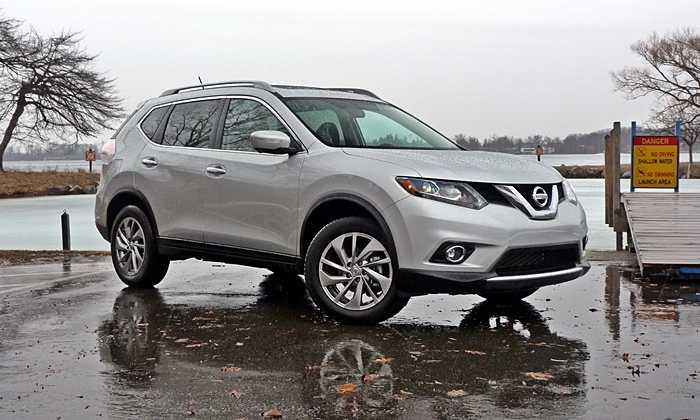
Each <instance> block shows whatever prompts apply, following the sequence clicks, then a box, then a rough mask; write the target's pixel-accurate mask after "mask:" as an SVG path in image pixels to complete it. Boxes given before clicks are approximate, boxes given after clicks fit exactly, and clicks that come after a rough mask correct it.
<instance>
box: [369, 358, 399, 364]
mask: <svg viewBox="0 0 700 420" xmlns="http://www.w3.org/2000/svg"><path fill="white" fill-rule="evenodd" d="M393 361H394V358H393V357H385V358H383V359H374V360H372V362H373V363H390V362H393Z"/></svg>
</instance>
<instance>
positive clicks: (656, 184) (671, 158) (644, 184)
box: [630, 121, 680, 192]
mask: <svg viewBox="0 0 700 420" xmlns="http://www.w3.org/2000/svg"><path fill="white" fill-rule="evenodd" d="M679 139H680V124H676V135H675V136H638V135H637V124H636V122H634V121H632V160H631V167H630V177H631V178H632V179H631V182H630V191H634V189H635V188H673V189H674V191H675V192H678V176H679V174H680V170H679V169H680V162H679V155H680V153H679V152H680V141H679Z"/></svg>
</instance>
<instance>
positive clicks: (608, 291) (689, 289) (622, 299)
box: [605, 266, 700, 340]
mask: <svg viewBox="0 0 700 420" xmlns="http://www.w3.org/2000/svg"><path fill="white" fill-rule="evenodd" d="M605 274H606V276H605V302H606V320H607V323H608V328H609V330H610V333H611V335H612V338H613V340H619V339H620V330H621V327H622V326H621V318H620V312H621V311H625V312H627V311H629V314H630V317H629V319H630V328H631V329H632V331H633V332H634V331H635V330H636V328H637V327H638V325H640V324H644V325H652V326H660V327H663V326H664V325H672V326H674V327H675V328H680V327H681V326H684V327H691V326H700V319H698V316H697V314H698V311H697V307H698V306H697V302H698V301H700V283H698V282H681V281H677V280H674V279H672V278H671V277H670V276H655V277H652V278H651V279H642V278H641V277H640V276H639V275H638V274H639V273H638V270H636V269H634V268H630V267H625V266H609V267H606V272H605Z"/></svg>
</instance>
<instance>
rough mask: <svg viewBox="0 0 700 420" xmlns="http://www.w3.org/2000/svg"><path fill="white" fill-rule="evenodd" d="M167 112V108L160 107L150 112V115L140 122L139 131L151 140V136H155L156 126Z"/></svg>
mask: <svg viewBox="0 0 700 420" xmlns="http://www.w3.org/2000/svg"><path fill="white" fill-rule="evenodd" d="M167 110H168V107H167V106H162V107H160V108H156V109H154V110H153V111H151V113H150V114H148V116H147V117H146V118H145V119H144V120H143V121H142V122H141V131H143V134H145V135H146V137H148V138H149V139H151V140H153V136H154V135H155V134H156V130H157V129H158V125H159V124H160V122H161V120H162V119H163V116H165V112H166V111H167Z"/></svg>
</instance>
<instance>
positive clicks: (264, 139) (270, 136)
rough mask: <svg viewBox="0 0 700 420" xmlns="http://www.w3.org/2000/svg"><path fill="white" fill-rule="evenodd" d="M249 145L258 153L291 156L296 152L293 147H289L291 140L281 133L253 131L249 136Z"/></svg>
mask: <svg viewBox="0 0 700 420" xmlns="http://www.w3.org/2000/svg"><path fill="white" fill-rule="evenodd" d="M250 143H251V144H252V145H253V148H254V149H255V150H257V151H258V152H260V153H272V154H274V155H284V154H289V155H293V154H295V153H296V152H297V151H298V150H297V149H296V148H295V147H290V146H291V144H292V141H291V139H290V138H289V136H288V135H287V134H285V133H283V132H281V131H268V130H265V131H255V132H253V133H251V135H250Z"/></svg>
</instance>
